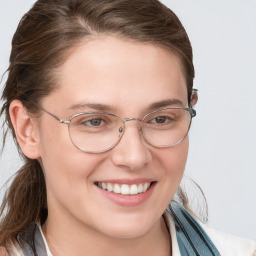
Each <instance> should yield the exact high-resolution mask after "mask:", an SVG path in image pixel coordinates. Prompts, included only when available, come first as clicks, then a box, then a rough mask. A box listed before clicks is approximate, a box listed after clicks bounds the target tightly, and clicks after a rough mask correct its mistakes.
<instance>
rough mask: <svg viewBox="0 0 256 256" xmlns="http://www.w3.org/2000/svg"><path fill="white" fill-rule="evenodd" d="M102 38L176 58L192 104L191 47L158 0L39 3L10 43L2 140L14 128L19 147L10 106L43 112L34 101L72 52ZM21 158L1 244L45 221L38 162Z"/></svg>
mask: <svg viewBox="0 0 256 256" xmlns="http://www.w3.org/2000/svg"><path fill="white" fill-rule="evenodd" d="M102 35H103V36H104V35H114V36H117V37H121V38H127V39H131V40H134V41H137V42H147V43H152V44H156V45H159V46H161V47H165V48H167V49H168V50H170V51H171V52H172V53H174V54H176V55H177V56H178V57H179V59H180V60H181V63H182V65H183V68H184V74H185V78H186V82H187V91H188V102H190V97H191V93H192V87H193V78H194V67H193V60H192V48H191V44H190V41H189V38H188V36H187V34H186V31H185V29H184V27H183V26H182V24H181V22H180V21H179V19H178V18H177V16H176V15H175V14H174V13H173V12H172V11H171V10H170V9H168V8H167V7H166V6H164V5H163V4H161V3H160V2H159V1H157V0H129V1H127V0H97V1H95V0H38V1H37V2H36V3H35V4H34V6H33V7H32V8H31V10H30V11H29V12H28V13H26V14H25V15H24V17H23V18H22V19H21V21H20V23H19V25H18V28H17V31H16V33H15V34H14V37H13V40H12V51H11V56H10V65H9V68H8V70H7V73H8V77H7V81H6V84H5V87H4V91H3V95H2V100H3V102H4V104H3V107H2V109H1V113H0V114H1V115H3V114H4V115H5V126H6V127H7V128H6V131H5V136H4V138H5V137H6V132H7V131H8V130H11V132H12V135H13V137H14V140H15V142H16V144H17V147H18V148H19V146H18V143H17V141H16V139H15V134H14V129H13V126H12V123H11V120H10V115H9V106H10V103H11V102H12V101H13V100H14V99H18V100H20V101H21V102H22V104H23V105H24V107H25V108H26V110H27V111H28V112H29V113H33V114H36V113H39V108H38V105H36V104H34V103H35V102H36V103H38V104H40V101H41V100H42V98H43V97H45V96H47V95H49V94H50V93H51V92H52V91H53V90H54V89H55V87H56V84H57V76H56V71H57V70H58V68H59V67H60V66H61V64H62V63H63V62H64V61H65V59H66V57H67V54H68V53H69V50H71V49H72V48H73V47H74V46H75V45H76V44H78V43H80V42H81V41H82V40H84V39H86V38H87V39H90V38H91V37H95V36H96V37H97V36H102ZM30 99H33V102H34V103H32V102H31V100H30ZM20 153H21V155H22V152H20ZM22 156H23V158H24V161H25V164H24V166H23V167H21V169H20V170H19V171H18V172H17V174H16V176H15V178H14V180H13V182H12V184H11V186H10V188H9V190H8V191H7V192H6V194H5V197H4V200H3V203H2V206H1V209H0V214H1V215H4V216H3V217H2V219H1V223H0V246H1V245H7V243H8V241H11V240H12V241H13V240H15V238H16V236H17V234H18V233H19V232H20V231H21V230H23V229H24V228H25V227H26V226H27V225H28V224H29V223H30V222H32V221H38V220H44V219H45V218H46V217H47V210H46V208H47V198H46V184H45V180H44V175H43V172H42V169H41V166H40V164H39V162H38V161H37V160H33V159H29V158H27V157H25V156H24V155H22ZM180 197H182V194H181V195H180ZM184 204H186V200H184ZM4 212H5V214H4Z"/></svg>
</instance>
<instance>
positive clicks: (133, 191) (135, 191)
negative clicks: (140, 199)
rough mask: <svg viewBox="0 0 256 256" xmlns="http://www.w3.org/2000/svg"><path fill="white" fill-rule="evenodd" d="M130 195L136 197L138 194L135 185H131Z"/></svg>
mask: <svg viewBox="0 0 256 256" xmlns="http://www.w3.org/2000/svg"><path fill="white" fill-rule="evenodd" d="M130 194H131V195H137V194H138V186H137V185H131V187H130Z"/></svg>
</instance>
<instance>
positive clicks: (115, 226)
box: [10, 37, 188, 256]
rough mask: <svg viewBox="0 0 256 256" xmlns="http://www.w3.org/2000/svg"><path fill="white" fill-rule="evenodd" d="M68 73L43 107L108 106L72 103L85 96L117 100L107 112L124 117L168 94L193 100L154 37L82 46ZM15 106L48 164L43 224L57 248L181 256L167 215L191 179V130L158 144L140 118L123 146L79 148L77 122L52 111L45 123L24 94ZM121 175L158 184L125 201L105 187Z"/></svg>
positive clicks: (16, 121) (29, 152) (21, 137)
mask: <svg viewBox="0 0 256 256" xmlns="http://www.w3.org/2000/svg"><path fill="white" fill-rule="evenodd" d="M58 81H59V83H58V84H59V88H58V89H57V90H56V91H54V92H52V93H51V94H50V95H49V96H47V97H45V98H44V99H43V101H42V106H43V107H44V108H45V109H47V110H48V111H50V112H51V113H54V114H55V115H57V116H59V117H60V118H61V119H64V120H68V119H69V117H70V116H72V115H74V114H76V113H79V112H85V111H97V110H99V109H92V108H91V107H90V108H88V107H86V108H85V107H82V106H80V107H79V108H76V109H71V106H73V105H74V104H78V103H94V104H105V105H108V106H110V107H111V110H108V111H107V112H111V113H114V114H117V115H118V116H120V117H122V118H126V117H142V116H144V115H145V114H147V113H149V112H151V111H152V109H151V108H150V105H152V104H153V103H159V102H163V101H166V100H174V99H175V100H178V101H179V102H180V103H175V104H174V105H170V103H169V105H167V106H166V105H164V106H162V107H187V104H188V103H187V89H186V83H185V79H184V74H183V71H182V67H181V64H180V62H179V60H178V58H177V57H176V56H174V55H173V54H171V53H170V52H168V51H167V50H164V49H162V48H160V47H157V46H154V45H152V44H146V43H136V42H132V41H128V40H125V41H124V40H121V39H118V38H115V37H103V38H99V39H94V40H91V41H89V42H86V43H82V44H80V45H79V46H76V47H75V49H73V51H72V53H71V54H70V55H69V57H68V58H67V60H66V61H65V63H64V64H63V66H62V67H61V69H60V72H59V73H58ZM158 108H160V107H158ZM153 110H154V109H153ZM10 114H11V118H12V122H13V125H14V127H15V130H16V136H17V139H18V141H19V144H20V146H21V148H22V151H23V153H24V154H25V155H26V156H27V157H30V158H33V159H39V160H40V162H41V164H42V166H43V170H44V174H45V179H46V186H47V203H48V211H49V214H48V218H47V220H46V222H45V224H44V225H43V231H44V234H45V236H46V238H47V241H48V243H49V246H50V250H51V251H52V253H53V255H54V256H58V255H62V256H65V255H78V256H79V255H85V254H86V255H92V256H94V255H103V256H105V255H111V256H120V255H127V256H132V255H141V256H143V255H159V256H164V255H165V256H166V255H171V248H170V247H171V246H170V237H169V234H168V231H167V228H166V226H165V224H164V221H163V218H162V214H163V212H164V210H165V209H166V207H167V205H168V204H169V202H170V201H171V199H172V197H173V196H174V194H175V191H176V190H177V188H178V186H179V184H180V181H181V179H182V176H183V172H184V168H185V163H186V159H187V152H188V138H185V139H184V140H183V141H182V143H180V144H179V145H177V146H174V147H170V148H161V149H160V148H155V147H153V146H150V145H148V144H147V143H146V142H145V141H144V140H143V138H142V136H141V135H140V132H139V128H138V127H139V122H138V121H131V122H128V123H127V124H126V130H125V134H124V136H123V138H122V139H121V141H120V142H119V144H118V145H117V146H116V147H115V148H113V149H112V150H110V151H107V152H104V153H100V154H90V153H85V152H82V151H80V150H78V149H77V148H75V147H74V145H73V144H72V143H71V141H70V138H69V135H68V128H67V125H65V124H60V123H58V122H57V121H56V120H55V119H54V118H53V117H51V116H50V115H48V114H46V113H44V112H42V115H41V117H40V121H39V122H38V121H37V120H36V119H33V118H30V117H29V116H28V115H27V114H26V112H25V111H24V109H23V107H22V105H21V103H20V102H19V101H13V102H12V104H11V107H10ZM113 180H114V182H115V183H118V184H123V183H130V184H137V183H140V182H141V181H153V182H154V186H152V188H151V190H150V191H151V192H150V195H149V196H148V197H147V198H146V199H145V200H142V201H141V202H139V203H137V204H135V205H129V203H128V205H126V204H119V203H116V202H115V201H113V200H112V199H109V198H108V197H107V196H106V195H105V194H104V193H102V189H100V188H99V187H98V186H96V185H95V183H96V182H103V181H104V182H105V181H106V182H107V181H111V182H112V181H113ZM131 197H132V196H127V199H125V200H127V201H129V198H131Z"/></svg>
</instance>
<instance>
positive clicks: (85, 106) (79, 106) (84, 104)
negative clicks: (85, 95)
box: [69, 99, 184, 112]
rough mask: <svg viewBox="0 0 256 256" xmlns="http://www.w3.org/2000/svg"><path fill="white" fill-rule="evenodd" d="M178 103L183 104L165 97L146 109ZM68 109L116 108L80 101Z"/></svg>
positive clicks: (110, 109)
mask: <svg viewBox="0 0 256 256" xmlns="http://www.w3.org/2000/svg"><path fill="white" fill-rule="evenodd" d="M173 105H178V106H181V107H183V106H184V104H183V102H182V101H181V100H179V99H166V100H162V101H158V102H154V103H152V104H150V105H149V107H148V109H149V111H150V110H155V109H159V108H164V107H168V106H173ZM69 109H70V110H81V111H84V110H85V109H93V110H97V111H104V112H115V111H116V110H117V108H116V107H114V106H111V105H108V104H102V103H89V102H80V103H77V104H73V105H71V106H70V107H69Z"/></svg>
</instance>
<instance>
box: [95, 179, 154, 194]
mask: <svg viewBox="0 0 256 256" xmlns="http://www.w3.org/2000/svg"><path fill="white" fill-rule="evenodd" d="M96 185H97V186H98V187H99V188H101V189H104V190H106V191H108V192H113V193H115V194H122V195H137V194H140V193H144V192H146V191H147V190H148V189H149V187H150V185H151V183H150V182H144V183H140V184H131V185H128V184H117V183H104V182H97V183H96Z"/></svg>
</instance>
